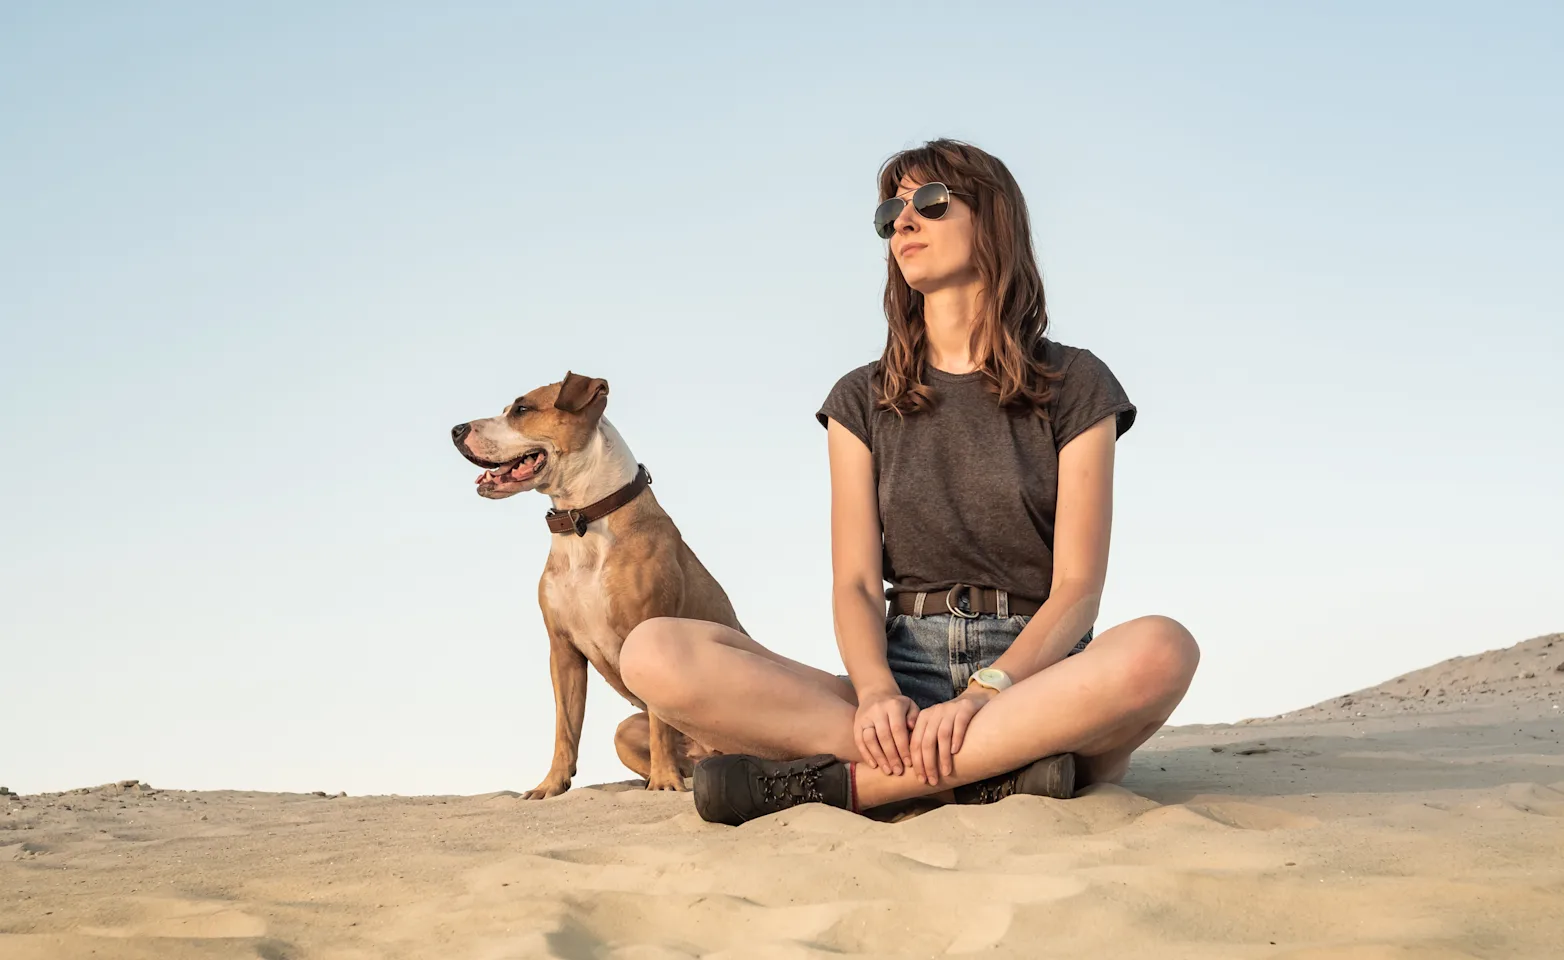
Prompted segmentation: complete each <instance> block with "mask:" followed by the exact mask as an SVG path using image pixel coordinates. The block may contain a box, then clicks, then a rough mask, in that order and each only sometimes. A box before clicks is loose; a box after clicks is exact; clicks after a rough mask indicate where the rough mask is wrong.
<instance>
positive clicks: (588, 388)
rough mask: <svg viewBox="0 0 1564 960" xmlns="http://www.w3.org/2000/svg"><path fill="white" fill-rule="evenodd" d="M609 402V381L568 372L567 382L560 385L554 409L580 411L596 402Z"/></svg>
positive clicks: (566, 375) (570, 411)
mask: <svg viewBox="0 0 1564 960" xmlns="http://www.w3.org/2000/svg"><path fill="white" fill-rule="evenodd" d="M599 401H602V402H603V403H604V404H606V403H607V402H608V381H607V380H599V379H598V378H597V377H583V376H580V375H578V374H574V373H570V372H568V371H567V372H566V373H565V382H564V383H562V384H560V385H559V396H558V397H556V398H555V400H554V409H555V410H563V411H565V412H566V413H580V412H581V411H583V410H585V409H586V408H587V407H590V406H591V405H592V404H594V403H598V402H599Z"/></svg>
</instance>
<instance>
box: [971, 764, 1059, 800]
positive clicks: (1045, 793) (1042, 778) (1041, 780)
mask: <svg viewBox="0 0 1564 960" xmlns="http://www.w3.org/2000/svg"><path fill="white" fill-rule="evenodd" d="M1017 793H1024V794H1028V795H1030V796H1034V797H1053V798H1054V799H1055V800H1068V799H1070V798H1071V797H1073V796H1075V754H1073V753H1060V754H1055V755H1054V756H1052V757H1044V758H1043V759H1041V760H1037V761H1034V762H1033V763H1029V764H1027V765H1026V766H1024V767H1022V768H1021V769H1019V770H1012V771H1010V772H1009V773H1001V774H998V775H997V776H992V777H989V778H988V779H986V780H978V781H976V782H974V783H969V784H967V785H965V786H961V787H957V788H956V789H955V794H956V802H957V803H993V802H994V801H995V800H1003V799H1004V798H1006V797H1008V796H1011V795H1013V794H1017Z"/></svg>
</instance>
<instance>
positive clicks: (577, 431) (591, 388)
mask: <svg viewBox="0 0 1564 960" xmlns="http://www.w3.org/2000/svg"><path fill="white" fill-rule="evenodd" d="M606 406H608V381H606V380H599V379H597V378H595V377H582V376H577V375H576V374H574V373H566V374H565V379H564V380H562V381H560V382H559V383H551V384H548V385H547V386H542V387H538V388H537V389H536V390H533V391H532V392H531V393H528V394H526V395H525V396H521V397H517V398H516V400H515V401H514V402H513V403H510V404H508V405H507V406H506V407H505V409H504V410H502V411H501V412H500V415H499V416H497V417H488V418H486V419H483V420H470V421H468V422H467V423H459V424H457V425H456V426H454V427H452V428H451V439H452V440H453V441H455V443H456V449H457V450H460V451H461V453H462V456H464V457H466V458H467V459H468V460H471V461H472V462H473V463H476V464H477V465H478V466H480V467H483V468H484V471H483V473H481V474H479V475H478V495H479V496H481V497H488V498H489V499H490V500H500V499H503V498H505V497H509V496H513V495H515V494H518V493H521V492H522V491H524V490H541V491H543V492H544V493H547V492H548V490H549V483H550V479H551V478H552V477H553V476H554V475H556V474H557V473H558V471H559V465H560V464H561V463H562V462H565V461H567V460H568V459H569V457H570V456H571V455H572V454H574V453H578V452H580V451H581V450H584V449H585V448H586V446H587V444H588V442H589V441H591V439H592V435H593V434H594V433H596V432H597V428H598V422H599V421H601V420H602V418H603V408H604V407H606Z"/></svg>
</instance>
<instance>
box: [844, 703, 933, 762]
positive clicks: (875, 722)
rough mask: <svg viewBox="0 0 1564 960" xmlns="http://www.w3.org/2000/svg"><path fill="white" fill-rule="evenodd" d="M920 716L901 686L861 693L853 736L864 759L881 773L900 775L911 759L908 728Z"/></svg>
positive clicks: (910, 742)
mask: <svg viewBox="0 0 1564 960" xmlns="http://www.w3.org/2000/svg"><path fill="white" fill-rule="evenodd" d="M917 719H918V705H917V704H916V703H913V702H912V698H910V697H904V696H902V695H901V691H899V690H886V691H882V692H878V693H875V692H870V693H863V694H860V695H859V697H858V716H857V717H856V718H855V719H854V720H853V737H854V738H855V739H856V740H857V742H858V755H859V756H860V757H863V760H864V763H867V764H868V765H869V766H871V767H873V768H874V769H876V770H879V771H880V772H881V773H886V774H894V775H896V776H898V777H899V776H901V775H902V773H903V772H904V771H905V770H906V769H907V767H908V766H909V764H910V763H911V762H912V740H911V738H910V737H909V736H908V731H910V730H911V729H912V725H913V723H914V722H916V721H917Z"/></svg>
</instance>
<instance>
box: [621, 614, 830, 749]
mask: <svg viewBox="0 0 1564 960" xmlns="http://www.w3.org/2000/svg"><path fill="white" fill-rule="evenodd" d="M619 674H620V676H621V677H622V678H624V682H625V686H627V687H629V688H630V690H631V692H633V693H634V694H635V695H636V696H638V697H640V698H641V699H642V700H644V701H645V702H646V704H647V706H648V707H649V708H650V709H651V710H652V711H653V712H654V713H656V714H657V715H658V716H660V717H662V718H664V719H665V720H667V721H668V722H669V723H670V724H672V725H673V726H675V727H677V728H678V729H680V730H682V731H684V732H685V733H686V734H688V735H689V736H690V737H691V738H693V739H695V740H697V741H699V742H700V743H702V744H704V745H706V746H708V747H711V748H712V749H714V750H718V751H721V752H722V753H746V754H751V755H753V756H758V757H766V758H768V759H772V760H790V759H794V758H796V757H807V756H813V755H815V754H821V753H829V754H834V755H835V756H837V757H839V758H841V759H843V760H857V759H859V758H858V750H857V747H856V746H855V745H854V741H853V736H852V727H853V716H854V714H855V713H856V712H857V709H858V708H857V702H858V701H857V697H856V695H855V694H854V692H853V687H852V684H850V683H848V682H847V681H845V680H842V679H841V678H839V677H836V676H834V675H832V674H829V673H826V672H825V671H824V670H817V669H815V668H814V667H810V666H806V665H804V664H802V663H798V662H797V661H795V660H789V659H788V658H786V657H784V656H781V655H780V654H777V653H774V652H773V651H771V650H767V649H766V648H765V647H763V646H761V645H760V644H758V643H756V642H755V641H754V640H752V639H751V638H749V637H747V636H745V635H744V634H742V633H740V632H739V631H737V630H733V629H730V628H728V627H724V626H722V625H721V624H716V623H710V622H707V621H705V620H681V619H676V618H673V617H659V618H655V619H652V620H647V621H645V622H643V623H641V624H640V625H638V626H637V627H636V628H635V629H634V630H631V631H630V635H629V636H628V637H626V638H625V642H624V646H623V647H621V648H620V651H619Z"/></svg>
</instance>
